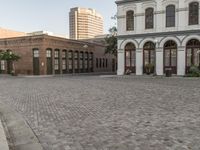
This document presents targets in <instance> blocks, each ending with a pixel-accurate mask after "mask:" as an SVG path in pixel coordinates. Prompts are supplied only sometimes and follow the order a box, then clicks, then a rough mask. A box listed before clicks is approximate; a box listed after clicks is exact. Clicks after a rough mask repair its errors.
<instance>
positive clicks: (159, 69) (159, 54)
mask: <svg viewBox="0 0 200 150" xmlns="http://www.w3.org/2000/svg"><path fill="white" fill-rule="evenodd" d="M156 74H157V75H159V76H161V75H163V49H162V48H156Z"/></svg>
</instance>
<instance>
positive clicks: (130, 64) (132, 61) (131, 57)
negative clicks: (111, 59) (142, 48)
mask: <svg viewBox="0 0 200 150" xmlns="http://www.w3.org/2000/svg"><path fill="white" fill-rule="evenodd" d="M135 50H136V48H135V45H134V44H133V43H128V44H127V45H126V46H125V72H127V71H128V72H132V73H135V65H136V53H135Z"/></svg>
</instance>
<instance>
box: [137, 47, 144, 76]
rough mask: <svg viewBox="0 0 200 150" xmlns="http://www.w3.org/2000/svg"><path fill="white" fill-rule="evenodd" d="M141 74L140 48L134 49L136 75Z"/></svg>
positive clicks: (141, 54)
mask: <svg viewBox="0 0 200 150" xmlns="http://www.w3.org/2000/svg"><path fill="white" fill-rule="evenodd" d="M142 74H143V53H142V49H141V48H138V49H136V75H142Z"/></svg>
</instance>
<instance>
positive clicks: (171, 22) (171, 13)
mask: <svg viewBox="0 0 200 150" xmlns="http://www.w3.org/2000/svg"><path fill="white" fill-rule="evenodd" d="M175 15H176V7H175V5H168V6H167V7H166V27H175V19H176V17H175Z"/></svg>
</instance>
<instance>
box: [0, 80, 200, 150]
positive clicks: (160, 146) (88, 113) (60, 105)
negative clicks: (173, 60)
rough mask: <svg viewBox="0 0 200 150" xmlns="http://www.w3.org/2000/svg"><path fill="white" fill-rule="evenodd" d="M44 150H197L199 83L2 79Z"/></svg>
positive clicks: (1, 92) (1, 90)
mask: <svg viewBox="0 0 200 150" xmlns="http://www.w3.org/2000/svg"><path fill="white" fill-rule="evenodd" d="M0 102H1V103H3V104H6V105H7V106H9V107H10V109H12V110H15V111H16V112H17V113H19V114H20V115H21V116H22V118H23V119H25V120H26V121H27V123H28V125H30V127H31V129H32V130H33V131H34V133H35V134H36V136H37V138H38V139H39V141H40V143H41V144H42V146H43V148H44V150H199V149H200V144H199V143H200V79H197V78H194V79H191V78H179V77H173V78H162V77H156V78H153V77H144V76H143V77H139V76H122V77H116V76H113V77H111V76H110V77H106V76H63V77H3V76H2V77H0Z"/></svg>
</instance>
